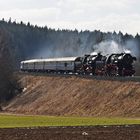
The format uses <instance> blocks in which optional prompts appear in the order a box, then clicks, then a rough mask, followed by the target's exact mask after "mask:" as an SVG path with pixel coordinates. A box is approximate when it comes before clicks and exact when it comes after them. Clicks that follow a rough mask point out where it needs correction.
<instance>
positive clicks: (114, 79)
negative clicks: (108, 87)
mask: <svg viewBox="0 0 140 140" xmlns="http://www.w3.org/2000/svg"><path fill="white" fill-rule="evenodd" d="M19 74H20V75H32V76H51V77H52V76H54V77H56V76H57V77H60V76H61V77H80V78H85V79H95V80H109V81H121V82H125V81H132V82H140V76H133V77H114V76H112V77H109V76H93V75H79V74H73V73H64V74H62V73H42V72H19Z"/></svg>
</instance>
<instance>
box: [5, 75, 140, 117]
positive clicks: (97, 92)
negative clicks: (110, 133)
mask: <svg viewBox="0 0 140 140" xmlns="http://www.w3.org/2000/svg"><path fill="white" fill-rule="evenodd" d="M21 82H22V84H23V85H24V86H25V87H26V88H27V89H26V90H25V92H23V93H22V94H21V95H19V96H18V97H16V98H15V99H13V100H12V101H11V102H10V103H9V104H8V106H6V107H5V110H7V111H10V112H15V113H24V114H44V115H58V116H62V115H63V116H101V117H102V116H106V117H108V116H115V117H116V116H117V117H118V116H119V117H140V83H138V82H119V81H105V80H92V79H83V78H78V77H50V76H49V77H47V76H45V77H43V76H37V77H36V76H25V77H22V78H21Z"/></svg>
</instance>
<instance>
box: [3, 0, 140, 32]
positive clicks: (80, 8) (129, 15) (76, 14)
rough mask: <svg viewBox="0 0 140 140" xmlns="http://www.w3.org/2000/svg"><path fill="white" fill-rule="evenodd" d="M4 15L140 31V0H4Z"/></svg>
mask: <svg viewBox="0 0 140 140" xmlns="http://www.w3.org/2000/svg"><path fill="white" fill-rule="evenodd" d="M0 17H1V19H2V18H5V19H6V20H8V19H9V18H10V17H11V18H12V20H16V21H17V22H20V21H23V22H25V23H27V22H28V21H29V22H30V23H32V24H34V25H35V24H37V25H40V26H45V25H47V26H48V27H51V28H56V29H57V28H60V29H75V28H76V29H78V30H79V31H80V30H86V29H88V30H91V31H92V30H95V29H96V30H101V31H105V32H107V31H114V30H115V31H116V32H118V31H119V30H121V31H122V32H123V33H126V32H127V33H130V34H133V35H135V34H136V33H137V32H138V33H140V0H0Z"/></svg>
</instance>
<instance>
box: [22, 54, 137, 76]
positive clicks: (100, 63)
mask: <svg viewBox="0 0 140 140" xmlns="http://www.w3.org/2000/svg"><path fill="white" fill-rule="evenodd" d="M136 60H137V59H136V57H135V56H132V55H131V54H130V53H114V54H110V55H102V54H101V53H94V54H93V55H90V54H89V55H84V56H78V57H63V58H48V59H32V60H25V61H21V63H20V70H21V71H24V72H25V71H26V72H46V73H73V74H83V75H100V76H133V75H134V74H135V68H134V62H135V61H136Z"/></svg>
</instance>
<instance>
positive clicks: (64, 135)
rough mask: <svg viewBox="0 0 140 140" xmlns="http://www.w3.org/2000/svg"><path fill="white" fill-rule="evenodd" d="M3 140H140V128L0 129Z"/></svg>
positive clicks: (137, 126) (0, 136) (0, 137)
mask: <svg viewBox="0 0 140 140" xmlns="http://www.w3.org/2000/svg"><path fill="white" fill-rule="evenodd" d="M0 139H1V140H140V126H139V125H132V126H108V127H106V126H96V127H93V126H91V127H42V128H13V129H10V128H9V129H0Z"/></svg>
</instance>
